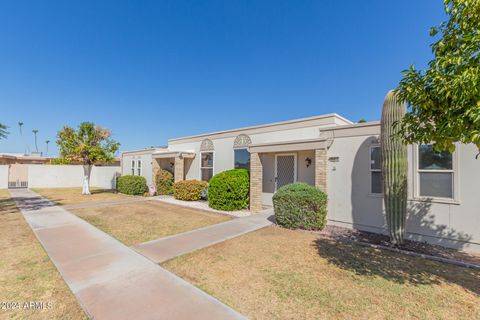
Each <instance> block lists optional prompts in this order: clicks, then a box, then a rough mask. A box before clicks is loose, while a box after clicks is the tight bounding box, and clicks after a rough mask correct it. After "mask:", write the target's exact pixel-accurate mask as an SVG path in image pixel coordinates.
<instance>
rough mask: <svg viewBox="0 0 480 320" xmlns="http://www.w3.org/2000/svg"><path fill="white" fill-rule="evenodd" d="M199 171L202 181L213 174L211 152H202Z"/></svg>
mask: <svg viewBox="0 0 480 320" xmlns="http://www.w3.org/2000/svg"><path fill="white" fill-rule="evenodd" d="M200 172H201V176H202V180H203V181H210V179H211V178H212V176H213V152H202V156H201V160H200Z"/></svg>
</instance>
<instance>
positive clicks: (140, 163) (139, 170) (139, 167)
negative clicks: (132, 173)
mask: <svg viewBox="0 0 480 320" xmlns="http://www.w3.org/2000/svg"><path fill="white" fill-rule="evenodd" d="M137 174H138V175H139V176H141V175H142V161H141V160H138V161H137Z"/></svg>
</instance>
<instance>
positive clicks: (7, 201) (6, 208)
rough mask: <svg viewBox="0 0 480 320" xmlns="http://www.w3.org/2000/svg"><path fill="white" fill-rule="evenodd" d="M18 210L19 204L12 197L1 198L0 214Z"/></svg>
mask: <svg viewBox="0 0 480 320" xmlns="http://www.w3.org/2000/svg"><path fill="white" fill-rule="evenodd" d="M17 211H18V209H17V206H16V205H15V202H14V201H13V200H12V199H11V198H0V216H3V215H6V214H9V213H14V212H17Z"/></svg>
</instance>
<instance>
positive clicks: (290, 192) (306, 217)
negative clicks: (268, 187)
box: [273, 182, 327, 230]
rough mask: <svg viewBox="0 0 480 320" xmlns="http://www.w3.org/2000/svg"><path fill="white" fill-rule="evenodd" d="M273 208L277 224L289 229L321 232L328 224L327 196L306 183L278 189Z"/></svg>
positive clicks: (274, 196)
mask: <svg viewBox="0 0 480 320" xmlns="http://www.w3.org/2000/svg"><path fill="white" fill-rule="evenodd" d="M273 208H274V211H275V220H276V222H277V224H278V225H281V226H283V227H285V228H288V229H306V230H321V229H323V227H325V224H326V223H327V195H326V194H325V193H324V192H322V191H320V190H318V189H317V188H315V187H314V186H311V185H309V184H306V183H301V182H298V183H292V184H288V185H286V186H283V187H281V188H280V189H278V191H277V192H276V193H275V194H274V195H273Z"/></svg>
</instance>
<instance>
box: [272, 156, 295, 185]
mask: <svg viewBox="0 0 480 320" xmlns="http://www.w3.org/2000/svg"><path fill="white" fill-rule="evenodd" d="M295 181H297V155H296V154H294V153H292V154H277V155H275V191H276V190H278V189H279V188H281V187H283V186H285V185H287V184H290V183H294V182H295Z"/></svg>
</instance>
